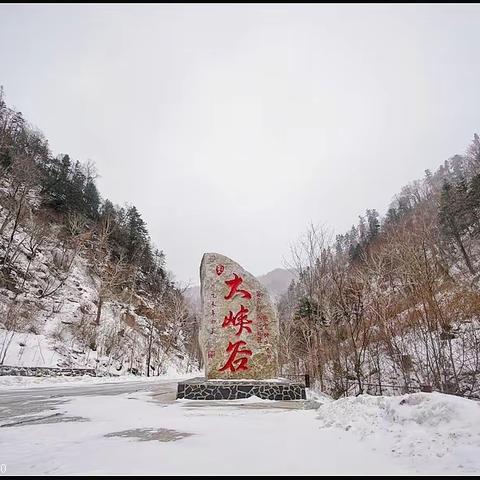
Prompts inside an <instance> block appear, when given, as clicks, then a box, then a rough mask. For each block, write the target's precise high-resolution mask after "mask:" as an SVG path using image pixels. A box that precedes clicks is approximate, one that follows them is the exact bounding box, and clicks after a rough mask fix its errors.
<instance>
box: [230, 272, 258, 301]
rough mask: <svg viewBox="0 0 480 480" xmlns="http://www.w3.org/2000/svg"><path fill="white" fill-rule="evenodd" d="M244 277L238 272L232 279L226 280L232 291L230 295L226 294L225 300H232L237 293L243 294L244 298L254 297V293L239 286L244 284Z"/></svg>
mask: <svg viewBox="0 0 480 480" xmlns="http://www.w3.org/2000/svg"><path fill="white" fill-rule="evenodd" d="M242 282H243V278H242V277H239V276H238V275H237V274H236V273H234V274H233V278H232V280H226V281H225V283H226V284H227V285H228V287H229V288H230V291H229V292H228V295H226V296H225V297H224V298H225V300H230V299H232V298H233V297H235V295H241V296H242V298H248V299H250V298H252V294H251V293H250V292H247V290H241V289H239V288H238V287H239V286H240V285H241V284H242Z"/></svg>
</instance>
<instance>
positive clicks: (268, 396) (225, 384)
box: [177, 377, 306, 400]
mask: <svg viewBox="0 0 480 480" xmlns="http://www.w3.org/2000/svg"><path fill="white" fill-rule="evenodd" d="M254 395H255V396H256V397H259V398H262V399H264V400H305V399H306V395H305V385H302V384H300V383H291V382H289V381H288V380H278V381H267V380H205V378H200V377H199V378H192V379H190V380H185V381H183V382H179V383H178V390H177V398H186V399H189V400H237V399H239V398H248V397H252V396H254Z"/></svg>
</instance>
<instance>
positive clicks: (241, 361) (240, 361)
mask: <svg viewBox="0 0 480 480" xmlns="http://www.w3.org/2000/svg"><path fill="white" fill-rule="evenodd" d="M246 344H247V343H246V342H244V341H243V340H239V341H238V342H235V343H232V342H228V348H227V349H226V350H225V351H226V352H228V353H230V357H229V359H228V360H227V363H226V364H225V365H224V366H223V367H222V368H220V369H219V371H220V372H223V371H225V370H230V371H231V372H236V371H237V370H248V367H247V363H248V357H249V356H250V355H252V351H251V350H247V349H243V350H241V349H240V347H243V346H245V345H246ZM242 354H243V356H240V355H242ZM237 357H239V358H237Z"/></svg>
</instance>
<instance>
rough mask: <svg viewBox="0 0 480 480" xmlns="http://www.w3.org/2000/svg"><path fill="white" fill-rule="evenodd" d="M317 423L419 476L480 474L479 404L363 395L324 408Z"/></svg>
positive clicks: (426, 396) (425, 396)
mask: <svg viewBox="0 0 480 480" xmlns="http://www.w3.org/2000/svg"><path fill="white" fill-rule="evenodd" d="M318 419H319V420H320V422H321V425H322V426H323V427H335V428H340V429H343V430H347V431H349V432H351V433H353V434H355V435H357V436H359V437H360V438H361V439H362V440H365V441H366V442H369V443H370V444H371V446H372V448H373V449H375V450H376V449H378V450H389V451H391V452H392V453H393V454H394V455H395V456H398V457H401V459H402V460H403V461H405V462H407V463H408V464H409V466H410V467H413V468H414V469H416V470H418V471H420V470H421V471H422V472H425V470H427V471H431V472H439V471H442V472H445V473H447V472H452V471H456V472H459V471H464V472H465V473H467V472H468V473H470V472H477V473H478V472H479V471H480V403H478V402H476V401H473V400H467V399H465V398H459V397H455V396H452V395H445V394H441V393H414V394H409V395H403V396H398V397H382V396H378V397H377V396H370V395H360V396H358V397H348V398H342V399H339V400H336V401H333V402H327V403H324V404H323V405H321V406H320V408H319V409H318Z"/></svg>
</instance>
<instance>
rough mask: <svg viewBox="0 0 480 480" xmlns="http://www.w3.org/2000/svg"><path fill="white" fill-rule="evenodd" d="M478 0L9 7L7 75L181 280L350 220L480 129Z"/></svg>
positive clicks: (0, 19) (249, 260)
mask: <svg viewBox="0 0 480 480" xmlns="http://www.w3.org/2000/svg"><path fill="white" fill-rule="evenodd" d="M479 59H480V6H479V5H441V4H440V5H422V6H415V5H321V4H318V5H315V4H311V5H309V4H304V5H293V4H292V5H286V4H278V5H261V4H259V5H234V4H231V5H215V4H204V5H194V4H184V5H168V4H165V5H148V4H145V5H122V4H119V5H1V6H0V84H2V85H3V86H4V88H5V92H6V97H7V102H8V103H9V104H10V105H13V106H15V107H16V108H18V109H19V110H21V111H22V112H23V113H24V115H25V116H26V118H27V119H29V120H30V121H31V122H32V123H34V124H35V125H36V126H38V127H39V128H40V129H41V130H42V131H43V132H44V133H45V135H46V136H47V138H48V139H49V140H50V145H51V148H52V150H53V152H54V153H55V154H57V153H69V154H70V155H71V156H72V157H73V158H75V159H79V160H82V161H85V160H88V159H90V160H93V161H94V162H95V164H96V166H97V170H98V173H99V174H100V178H99V180H98V184H99V188H100V191H101V193H102V196H103V197H108V198H110V199H111V200H112V201H113V202H114V203H117V204H123V203H125V202H128V203H132V204H135V205H136V206H137V207H138V209H139V210H140V211H141V213H142V214H143V217H144V219H145V220H146V221H147V223H148V227H149V230H150V233H151V236H152V239H153V241H154V242H155V244H156V245H157V246H158V247H160V248H161V249H163V250H164V252H165V253H166V256H167V263H168V268H169V269H170V270H172V271H173V272H174V274H175V276H176V278H177V279H178V280H181V281H184V282H186V281H188V280H189V279H191V280H192V283H198V281H199V280H198V267H199V263H200V259H201V256H202V254H203V252H206V251H216V252H219V253H223V254H225V255H228V256H230V257H232V258H233V259H234V260H236V261H238V262H240V263H241V264H243V266H244V267H245V268H247V270H250V271H251V272H252V273H254V274H263V273H266V272H268V271H269V270H272V269H274V268H276V267H279V266H280V267H281V266H282V259H283V257H286V256H288V253H289V244H290V243H291V242H293V241H295V240H296V239H297V238H298V236H299V235H300V234H301V233H302V232H303V231H304V230H305V229H306V227H307V225H308V223H309V222H314V223H325V224H327V225H329V226H330V227H331V228H333V229H335V231H336V232H338V233H341V232H343V231H344V230H345V229H347V228H349V227H350V225H351V224H352V223H354V222H356V221H357V217H358V215H359V214H361V213H363V211H364V210H365V209H366V208H376V209H377V210H379V211H380V213H384V211H385V209H386V207H387V205H388V203H389V202H390V200H391V199H392V197H393V195H394V194H395V193H397V192H398V191H399V189H400V187H401V186H402V185H404V184H406V183H408V182H409V181H411V180H414V179H416V178H420V177H422V176H423V173H424V170H425V169H426V168H432V169H434V168H436V167H437V166H438V165H439V164H440V163H441V162H443V161H444V160H445V159H446V158H448V157H450V156H452V155H453V154H455V153H464V152H465V149H466V147H467V145H468V144H469V142H470V140H471V138H472V137H473V133H474V132H479V133H480V61H479Z"/></svg>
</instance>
